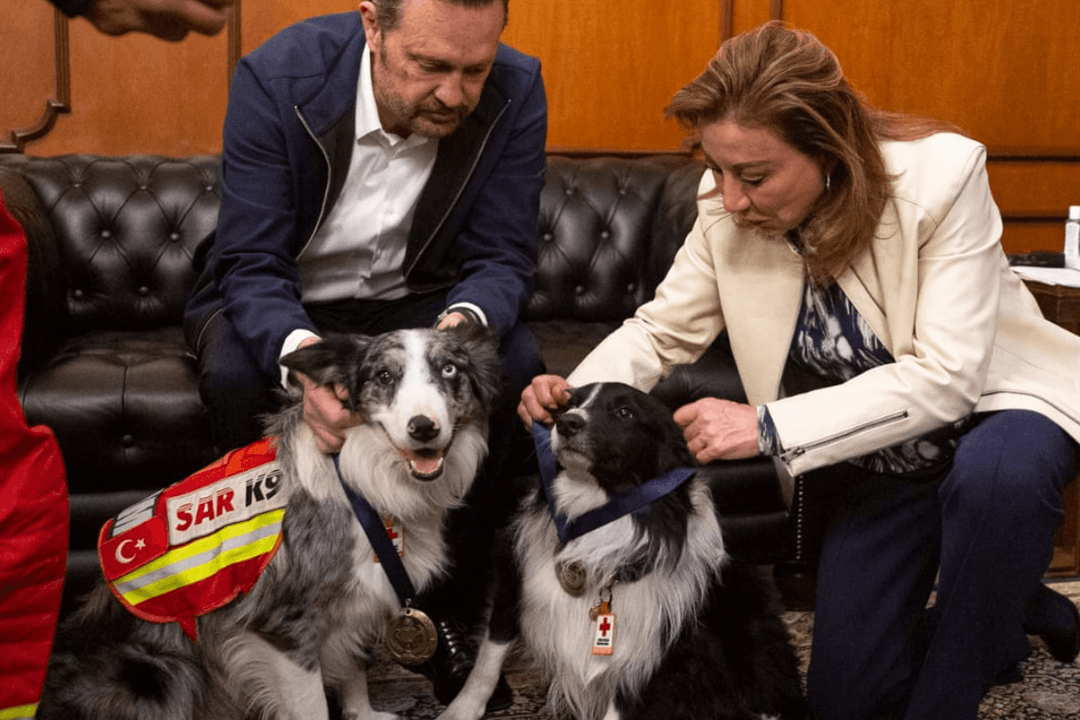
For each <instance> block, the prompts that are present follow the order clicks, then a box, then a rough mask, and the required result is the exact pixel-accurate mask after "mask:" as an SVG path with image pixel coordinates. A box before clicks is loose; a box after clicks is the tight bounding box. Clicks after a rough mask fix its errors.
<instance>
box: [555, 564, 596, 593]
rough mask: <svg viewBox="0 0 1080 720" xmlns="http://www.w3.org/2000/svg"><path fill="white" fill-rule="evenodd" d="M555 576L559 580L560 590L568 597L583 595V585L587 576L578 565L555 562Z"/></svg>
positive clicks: (583, 569)
mask: <svg viewBox="0 0 1080 720" xmlns="http://www.w3.org/2000/svg"><path fill="white" fill-rule="evenodd" d="M555 576H556V577H557V578H558V579H559V584H560V585H562V589H563V590H565V591H566V593H567V594H568V595H569V596H570V597H581V596H582V595H584V594H585V585H586V584H587V583H588V580H589V576H588V574H587V573H586V572H585V568H583V567H582V566H581V564H580V563H576V562H569V563H564V562H561V561H560V562H556V563H555Z"/></svg>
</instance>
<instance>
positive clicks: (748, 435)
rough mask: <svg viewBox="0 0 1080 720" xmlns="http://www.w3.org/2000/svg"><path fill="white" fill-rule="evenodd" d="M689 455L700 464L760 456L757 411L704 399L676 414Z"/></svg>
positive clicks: (713, 399) (750, 407)
mask: <svg viewBox="0 0 1080 720" xmlns="http://www.w3.org/2000/svg"><path fill="white" fill-rule="evenodd" d="M674 419H675V422H676V423H677V424H678V425H679V426H680V427H682V429H683V436H684V437H685V438H686V445H687V447H688V448H690V452H691V453H692V454H693V455H694V457H695V458H696V459H697V461H698V462H700V463H707V462H711V461H713V460H738V459H741V458H749V457H754V456H755V455H757V454H758V444H757V408H755V407H754V406H752V405H745V404H743V403H735V402H731V401H730V400H721V399H720V398H702V399H701V400H697V401H695V402H692V403H690V404H689V405H683V406H682V407H681V408H679V409H678V410H676V411H675V415H674Z"/></svg>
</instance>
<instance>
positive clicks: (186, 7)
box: [50, 0, 233, 42]
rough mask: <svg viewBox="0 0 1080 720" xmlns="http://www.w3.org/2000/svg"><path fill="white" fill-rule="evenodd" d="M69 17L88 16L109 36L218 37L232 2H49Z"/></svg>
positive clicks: (57, 0)
mask: <svg viewBox="0 0 1080 720" xmlns="http://www.w3.org/2000/svg"><path fill="white" fill-rule="evenodd" d="M50 2H52V4H53V5H55V6H56V7H57V8H58V9H59V10H60V12H62V13H64V14H65V15H67V16H68V17H80V16H81V17H85V18H86V19H87V20H89V21H90V22H91V24H93V26H94V27H96V28H97V29H98V30H100V31H101V32H103V33H105V34H106V35H124V34H126V33H129V32H142V33H147V34H149V35H154V36H156V37H159V38H161V39H162V40H169V41H172V42H176V41H178V40H183V39H184V38H185V37H186V36H187V34H188V32H190V31H191V30H194V31H195V32H197V33H201V34H203V35H216V34H217V33H218V32H219V31H220V30H221V28H223V27H225V22H226V20H228V13H227V9H228V7H229V6H230V5H232V2H233V0H50Z"/></svg>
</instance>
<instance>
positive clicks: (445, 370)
mask: <svg viewBox="0 0 1080 720" xmlns="http://www.w3.org/2000/svg"><path fill="white" fill-rule="evenodd" d="M457 374H458V367H457V365H455V364H454V363H446V364H445V365H443V366H442V376H443V377H444V378H446V379H447V380H449V379H450V378H452V377H454V376H456V375H457Z"/></svg>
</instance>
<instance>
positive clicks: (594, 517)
mask: <svg viewBox="0 0 1080 720" xmlns="http://www.w3.org/2000/svg"><path fill="white" fill-rule="evenodd" d="M532 436H533V442H534V443H535V444H536V458H537V461H538V463H539V465H540V485H541V487H542V488H543V490H544V496H545V497H546V498H547V502H548V508H549V509H550V510H551V519H552V520H553V521H554V522H555V532H556V533H558V535H559V542H561V543H562V544H563V545H565V544H566V543H568V542H570V541H571V540H573V539H574V538H578V537H581V536H582V535H584V534H586V533H588V532H592V531H593V530H595V529H597V528H599V527H603V526H604V525H607V524H608V523H609V522H613V521H615V520H618V519H619V518H621V517H623V516H624V515H631V514H632V515H634V516H635V517H642V516H645V515H648V512H649V509H650V508H651V507H652V504H653V503H654V502H656V501H657V500H659V499H660V498H662V497H664V496H665V495H667V494H669V493H671V492H673V491H674V490H675V489H676V488H678V487H679V486H680V485H682V484H683V483H685V482H686V481H687V480H689V479H690V478H692V477H693V476H694V474H695V473H696V472H697V471H696V470H694V469H693V468H685V467H684V468H675V469H674V470H672V471H670V472H668V473H666V474H664V475H661V476H660V477H655V478H653V479H651V480H649V481H648V482H646V483H643V484H641V485H637V486H635V487H632V488H629V489H627V490H623V491H622V492H620V493H616V494H615V495H613V496H612V497H611V499H609V500H608V501H607V502H606V503H605V504H603V505H601V506H600V507H598V508H595V509H593V510H590V511H589V512H587V513H585V514H584V515H581V516H580V517H578V518H576V519H574V520H569V519H568V518H567V517H566V515H564V514H561V513H559V512H558V511H557V510H556V509H555V492H554V484H555V475H556V474H557V472H558V464H557V463H556V461H555V453H553V452H552V451H551V429H550V428H548V427H547V426H545V425H542V424H541V423H539V422H536V421H533V424H532Z"/></svg>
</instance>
